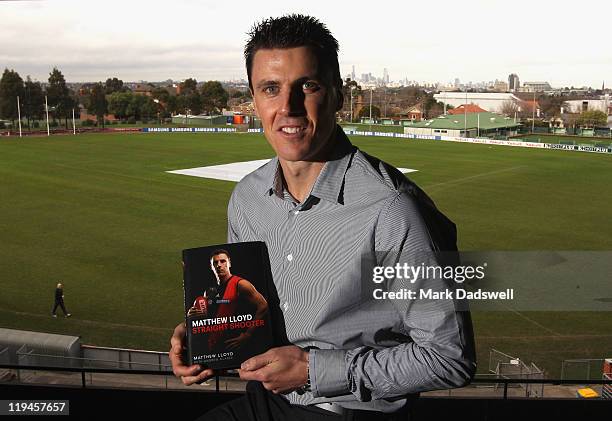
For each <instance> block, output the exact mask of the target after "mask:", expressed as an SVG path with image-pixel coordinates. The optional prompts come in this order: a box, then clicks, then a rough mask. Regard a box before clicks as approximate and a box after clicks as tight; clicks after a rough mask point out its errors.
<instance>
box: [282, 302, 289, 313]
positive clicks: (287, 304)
mask: <svg viewBox="0 0 612 421" xmlns="http://www.w3.org/2000/svg"><path fill="white" fill-rule="evenodd" d="M288 308H289V303H288V302H287V301H285V302H284V303H283V310H284V311H287V309H288Z"/></svg>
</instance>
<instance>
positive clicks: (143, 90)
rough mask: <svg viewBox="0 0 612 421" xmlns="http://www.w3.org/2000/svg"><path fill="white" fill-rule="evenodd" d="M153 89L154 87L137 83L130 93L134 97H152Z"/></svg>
mask: <svg viewBox="0 0 612 421" xmlns="http://www.w3.org/2000/svg"><path fill="white" fill-rule="evenodd" d="M153 89H155V86H153V85H151V84H150V83H137V84H136V86H135V87H134V89H133V90H132V92H134V94H136V95H145V96H151V95H153Z"/></svg>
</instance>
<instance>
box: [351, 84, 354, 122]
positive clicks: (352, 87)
mask: <svg viewBox="0 0 612 421" xmlns="http://www.w3.org/2000/svg"><path fill="white" fill-rule="evenodd" d="M353 89H355V86H353V85H351V123H352V122H353Z"/></svg>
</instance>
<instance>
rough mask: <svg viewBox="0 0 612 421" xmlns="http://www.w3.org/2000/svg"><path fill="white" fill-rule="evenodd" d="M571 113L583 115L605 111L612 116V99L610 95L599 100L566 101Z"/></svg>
mask: <svg viewBox="0 0 612 421" xmlns="http://www.w3.org/2000/svg"><path fill="white" fill-rule="evenodd" d="M565 102H566V103H567V106H568V110H567V111H569V112H570V113H581V112H583V111H588V110H599V111H603V112H604V113H606V114H607V115H612V98H610V94H606V95H602V96H601V97H600V98H599V99H591V98H589V99H575V100H569V101H565Z"/></svg>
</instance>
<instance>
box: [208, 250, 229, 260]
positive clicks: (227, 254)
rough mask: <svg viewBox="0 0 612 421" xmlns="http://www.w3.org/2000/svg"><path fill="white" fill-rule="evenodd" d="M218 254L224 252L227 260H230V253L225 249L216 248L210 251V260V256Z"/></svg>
mask: <svg viewBox="0 0 612 421" xmlns="http://www.w3.org/2000/svg"><path fill="white" fill-rule="evenodd" d="M218 254H225V255H226V256H227V258H228V259H229V260H232V258H231V256H230V254H229V253H228V252H227V250H225V249H217V250H215V251H213V252H212V253H210V260H212V258H213V257H215V256H216V255H218Z"/></svg>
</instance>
